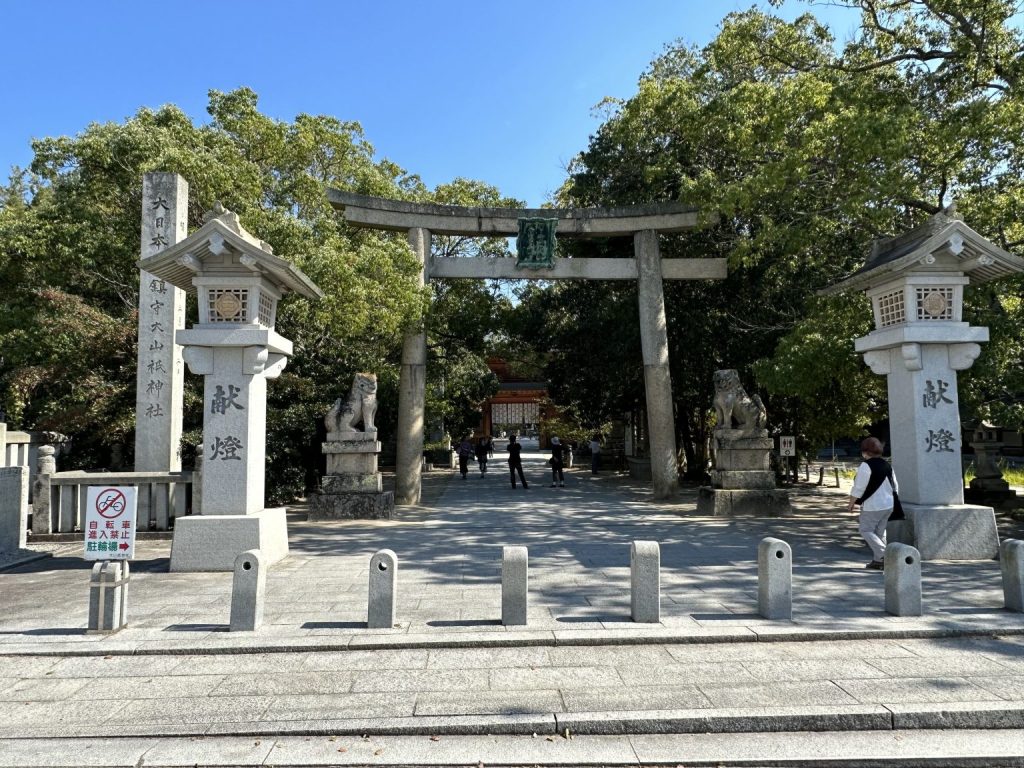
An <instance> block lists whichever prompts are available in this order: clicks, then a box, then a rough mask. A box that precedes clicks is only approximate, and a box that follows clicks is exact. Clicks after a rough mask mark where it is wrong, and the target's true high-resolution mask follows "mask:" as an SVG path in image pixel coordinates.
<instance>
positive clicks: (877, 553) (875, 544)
mask: <svg viewBox="0 0 1024 768" xmlns="http://www.w3.org/2000/svg"><path fill="white" fill-rule="evenodd" d="M860 453H861V456H862V457H863V458H864V461H863V463H862V464H861V465H860V466H859V467H858V468H857V475H856V477H854V479H853V487H852V488H851V489H850V503H849V505H848V506H847V511H849V512H853V508H854V506H855V505H857V504H859V505H860V525H859V527H860V535H861V536H863V537H864V540H865V541H866V542H867V543H868V546H869V547H871V557H872V559H871V562H870V563H868V564H867V565H866V566H865V568H868V569H870V570H873V571H881V570H882V569H883V568H884V567H885V526H886V523H888V522H889V516H890V515H891V514H892V511H893V507H894V506H895V504H896V502H897V501H898V499H899V495H898V492H899V483H897V482H896V476H895V475H893V472H892V467H891V466H889V462H887V461H886V460H885V459H883V458H882V441H881V440H879V439H878V438H877V437H868V438H865V439H864V440H863V442H861V444H860Z"/></svg>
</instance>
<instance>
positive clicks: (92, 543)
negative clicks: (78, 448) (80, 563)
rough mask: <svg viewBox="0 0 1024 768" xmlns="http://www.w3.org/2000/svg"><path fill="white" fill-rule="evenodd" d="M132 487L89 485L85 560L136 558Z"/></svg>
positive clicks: (133, 491)
mask: <svg viewBox="0 0 1024 768" xmlns="http://www.w3.org/2000/svg"><path fill="white" fill-rule="evenodd" d="M135 507H136V489H135V487H134V486H102V485H90V486H89V487H88V491H87V493H86V503H85V520H84V521H83V526H84V528H85V559H86V560H131V559H132V558H134V557H135Z"/></svg>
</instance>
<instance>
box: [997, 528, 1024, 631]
mask: <svg viewBox="0 0 1024 768" xmlns="http://www.w3.org/2000/svg"><path fill="white" fill-rule="evenodd" d="M999 571H1000V574H1001V575H1002V579H1003V606H1004V607H1005V608H1006V610H1008V611H1013V612H1014V613H1024V541H1019V540H1017V539H1004V540H1003V543H1002V544H1000V545H999Z"/></svg>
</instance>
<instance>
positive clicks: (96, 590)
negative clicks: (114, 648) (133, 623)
mask: <svg viewBox="0 0 1024 768" xmlns="http://www.w3.org/2000/svg"><path fill="white" fill-rule="evenodd" d="M129 578H130V574H129V569H128V563H127V562H126V561H123V560H113V561H111V560H105V561H103V562H100V563H96V564H95V565H94V566H93V567H92V576H91V577H90V578H89V627H88V630H87V632H88V634H110V633H112V632H117V631H118V630H119V629H123V628H124V627H126V626H127V625H128V580H129Z"/></svg>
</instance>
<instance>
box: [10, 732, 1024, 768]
mask: <svg viewBox="0 0 1024 768" xmlns="http://www.w3.org/2000/svg"><path fill="white" fill-rule="evenodd" d="M999 735H1000V738H999V739H993V738H992V733H991V731H986V730H976V729H971V730H968V729H964V730H939V731H921V730H897V731H860V732H842V733H837V732H828V731H824V732H808V733H799V732H797V733H794V732H790V733H699V734H648V735H631V736H625V735H622V736H576V737H573V738H569V739H566V738H563V737H559V736H547V737H540V736H538V737H533V736H529V735H527V736H500V735H491V736H433V737H430V736H370V737H367V738H363V737H360V736H317V737H303V736H285V737H278V738H269V739H251V738H243V737H230V736H219V737H201V738H197V737H179V738H166V739H147V738H123V739H114V740H112V739H89V738H74V739H16V740H3V739H0V767H2V768H15V767H17V768H41V767H42V766H48V767H50V768H58V767H59V768H79V767H84V766H90V767H91V766H109V767H110V768H140V767H142V766H145V768H186V767H187V768H193V767H194V766H198V765H206V766H226V765H231V766H237V767H238V768H255V767H256V766H275V767H276V768H299V767H300V766H303V767H305V766H366V765H380V766H430V765H466V766H470V765H472V766H478V765H481V764H482V765H485V766H519V767H522V766H577V765H579V766H584V765H588V766H605V767H606V768H611V767H613V766H656V765H658V766H660V765H667V766H678V765H685V766H687V768H733V767H734V766H745V767H747V768H752V767H755V766H774V767H775V768H779V767H780V766H794V767H795V766H799V767H800V768H833V767H834V766H837V765H842V766H844V768H887V767H888V766H893V767H896V766H901V767H906V768H910V767H911V766H915V767H917V768H920V767H921V766H930V767H932V768H1005V767H1010V766H1022V765H1024V730H1020V729H1013V730H1006V731H1002V732H1000V734H999Z"/></svg>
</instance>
